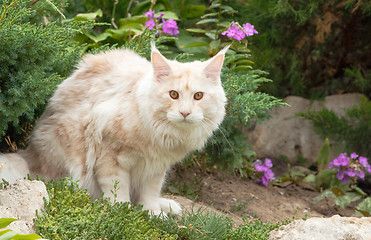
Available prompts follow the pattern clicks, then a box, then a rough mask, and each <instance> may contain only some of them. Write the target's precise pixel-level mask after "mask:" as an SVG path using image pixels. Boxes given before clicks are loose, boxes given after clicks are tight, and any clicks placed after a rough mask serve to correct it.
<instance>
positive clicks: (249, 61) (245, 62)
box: [235, 60, 254, 65]
mask: <svg viewBox="0 0 371 240" xmlns="http://www.w3.org/2000/svg"><path fill="white" fill-rule="evenodd" d="M235 64H236V65H240V64H244V65H247V64H254V62H253V61H251V60H239V61H237V62H236V63H235Z"/></svg>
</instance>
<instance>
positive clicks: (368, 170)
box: [367, 165, 371, 173]
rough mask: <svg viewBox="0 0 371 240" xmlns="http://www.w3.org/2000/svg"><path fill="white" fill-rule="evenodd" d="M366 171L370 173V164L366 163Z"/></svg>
mask: <svg viewBox="0 0 371 240" xmlns="http://www.w3.org/2000/svg"><path fill="white" fill-rule="evenodd" d="M367 172H369V173H371V165H367Z"/></svg>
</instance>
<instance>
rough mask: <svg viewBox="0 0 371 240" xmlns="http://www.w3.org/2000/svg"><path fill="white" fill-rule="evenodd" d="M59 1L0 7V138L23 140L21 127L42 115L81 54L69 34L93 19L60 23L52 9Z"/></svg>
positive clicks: (27, 0)
mask: <svg viewBox="0 0 371 240" xmlns="http://www.w3.org/2000/svg"><path fill="white" fill-rule="evenodd" d="M61 2H62V1H53V3H54V4H56V5H52V6H51V3H50V2H49V1H43V0H40V1H31V0H13V1H12V0H4V1H3V3H2V5H1V6H0V16H1V17H0V52H1V54H0V66H1V68H0V139H3V137H4V136H8V135H11V136H12V138H14V139H22V136H24V135H25V133H23V132H22V131H21V129H23V128H25V125H26V124H27V123H28V124H29V123H33V122H34V120H35V119H36V118H37V117H39V116H40V114H41V113H42V109H43V106H44V105H45V103H46V102H47V100H48V98H49V97H50V96H51V94H52V93H53V91H54V89H55V88H56V86H57V85H58V84H59V83H60V82H61V81H62V80H63V79H64V78H66V77H67V76H68V75H69V74H70V73H71V70H72V69H73V67H74V66H75V64H76V61H78V60H79V59H80V57H81V55H82V53H83V50H84V46H78V45H77V44H76V42H74V41H73V40H72V38H73V36H75V35H76V34H77V33H78V32H80V31H82V30H84V29H89V28H91V27H92V26H93V23H92V22H87V21H85V22H78V21H75V22H68V23H67V22H63V21H61V19H60V18H61V15H60V13H57V12H56V11H55V8H57V7H58V6H60V4H61ZM55 14H57V15H59V16H57V17H56V16H55ZM43 19H44V20H45V22H42V20H43ZM49 21H50V22H49ZM0 142H1V141H0ZM5 147H6V145H5V143H4V142H3V143H2V148H3V149H4V148H5Z"/></svg>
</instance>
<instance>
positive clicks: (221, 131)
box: [204, 117, 234, 152]
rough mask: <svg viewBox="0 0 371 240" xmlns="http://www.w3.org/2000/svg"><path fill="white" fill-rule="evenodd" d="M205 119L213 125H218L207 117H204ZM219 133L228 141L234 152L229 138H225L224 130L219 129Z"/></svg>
mask: <svg viewBox="0 0 371 240" xmlns="http://www.w3.org/2000/svg"><path fill="white" fill-rule="evenodd" d="M204 119H205V120H206V121H209V122H211V123H213V124H216V123H215V122H213V121H212V120H211V119H209V118H207V117H204ZM218 131H220V133H221V134H222V135H223V137H224V139H225V140H226V142H227V143H228V145H229V147H230V148H231V150H232V151H233V147H232V144H231V143H230V142H229V141H228V138H227V137H226V136H225V134H224V132H223V128H222V127H219V128H218ZM233 152H234V151H233Z"/></svg>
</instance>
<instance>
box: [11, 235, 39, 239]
mask: <svg viewBox="0 0 371 240" xmlns="http://www.w3.org/2000/svg"><path fill="white" fill-rule="evenodd" d="M35 239H42V237H40V236H39V235H36V234H34V233H31V234H27V235H22V234H17V235H15V236H14V237H13V238H12V240H35Z"/></svg>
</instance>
